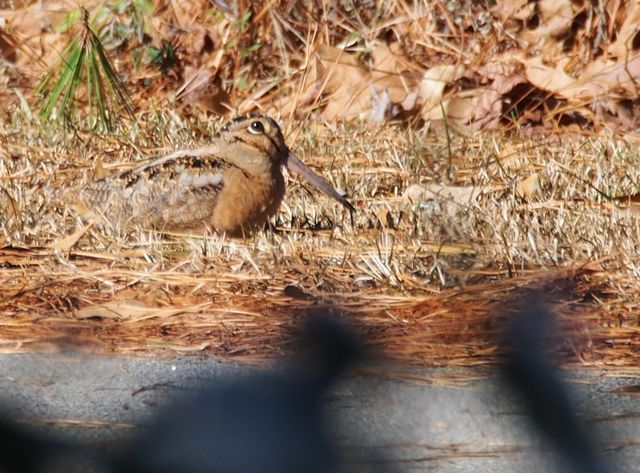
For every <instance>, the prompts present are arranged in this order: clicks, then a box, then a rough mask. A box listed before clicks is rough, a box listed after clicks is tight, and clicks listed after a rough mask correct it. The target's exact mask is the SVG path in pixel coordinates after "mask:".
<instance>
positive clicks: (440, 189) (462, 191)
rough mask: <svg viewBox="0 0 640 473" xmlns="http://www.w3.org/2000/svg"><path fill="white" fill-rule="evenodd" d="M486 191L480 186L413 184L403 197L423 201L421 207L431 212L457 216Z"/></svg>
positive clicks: (411, 200)
mask: <svg viewBox="0 0 640 473" xmlns="http://www.w3.org/2000/svg"><path fill="white" fill-rule="evenodd" d="M483 192H484V190H483V189H481V188H479V187H457V186H446V185H441V184H427V185H424V186H423V185H420V184H413V185H411V186H409V187H408V188H407V190H405V191H404V193H403V194H402V197H403V198H405V199H407V200H409V201H410V202H421V208H423V209H425V210H427V211H428V213H429V214H432V215H433V214H447V215H449V216H455V215H456V214H457V213H458V212H460V211H461V210H464V209H465V208H466V207H467V206H468V205H470V204H471V203H473V202H474V201H475V200H476V199H477V198H478V196H480V195H481V194H482V193H483Z"/></svg>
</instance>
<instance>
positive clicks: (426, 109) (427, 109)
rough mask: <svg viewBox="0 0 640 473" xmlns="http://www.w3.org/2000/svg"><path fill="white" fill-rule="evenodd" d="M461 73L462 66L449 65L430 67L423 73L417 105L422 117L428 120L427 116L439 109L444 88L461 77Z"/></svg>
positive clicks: (462, 70) (462, 71)
mask: <svg viewBox="0 0 640 473" xmlns="http://www.w3.org/2000/svg"><path fill="white" fill-rule="evenodd" d="M463 73H464V66H461V65H449V64H445V65H441V66H435V67H432V68H431V69H429V70H428V71H427V72H425V73H424V76H423V77H422V79H421V81H420V85H419V86H418V103H419V104H420V106H421V108H422V116H423V117H425V118H426V119H429V118H428V117H429V116H430V115H429V114H430V113H431V112H432V111H433V110H434V109H436V108H438V109H439V108H440V103H441V102H442V94H443V92H444V88H445V87H446V86H447V85H448V84H449V83H450V82H452V81H454V80H458V79H459V78H460V77H462V75H463ZM431 119H433V118H431Z"/></svg>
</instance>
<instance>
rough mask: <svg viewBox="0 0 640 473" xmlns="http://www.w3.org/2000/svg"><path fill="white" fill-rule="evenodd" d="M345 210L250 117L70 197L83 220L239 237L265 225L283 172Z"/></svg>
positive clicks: (271, 126)
mask: <svg viewBox="0 0 640 473" xmlns="http://www.w3.org/2000/svg"><path fill="white" fill-rule="evenodd" d="M283 166H284V167H286V168H287V169H288V170H289V171H290V172H292V173H293V174H297V175H299V176H301V177H303V178H304V179H306V180H307V181H308V182H309V183H310V184H312V185H313V186H314V187H316V188H317V189H318V190H319V191H321V192H322V193H324V194H325V195H327V196H329V197H331V198H333V199H335V200H337V201H338V202H340V203H341V204H342V205H343V206H344V207H346V208H347V209H348V210H349V211H350V212H352V213H353V212H354V211H355V208H354V207H353V206H352V205H351V203H349V201H348V200H347V199H346V198H345V197H344V196H343V195H341V194H339V193H338V192H337V191H336V190H335V189H334V188H333V187H332V186H331V184H330V183H329V182H328V181H327V180H326V179H324V178H323V177H321V176H319V175H317V174H316V173H315V172H314V171H312V170H311V169H310V168H309V167H308V166H307V165H305V164H304V163H303V162H302V160H301V159H300V158H299V157H298V156H297V155H296V154H294V153H293V152H292V151H291V150H290V149H289V148H288V146H287V144H286V142H285V138H284V135H283V134H282V131H281V129H280V126H279V125H278V123H277V122H276V121H275V120H274V119H273V118H271V117H269V116H267V115H265V114H263V113H261V112H252V113H249V114H247V115H242V116H237V117H235V118H233V119H231V120H230V121H229V122H227V123H226V124H225V125H224V126H223V127H222V128H221V129H220V130H219V132H218V133H217V134H216V135H214V136H213V138H212V141H211V143H210V144H209V145H207V146H203V147H200V148H193V149H187V150H180V151H175V152H172V153H170V154H167V155H165V156H162V157H159V158H156V159H152V160H151V161H149V162H146V163H144V164H141V165H138V166H137V167H135V168H132V169H130V170H127V171H124V172H122V173H120V174H117V175H114V176H105V177H102V178H100V179H98V180H96V181H94V182H91V183H89V184H87V185H85V186H84V187H82V188H80V189H79V190H78V191H76V192H74V193H73V194H72V195H71V206H72V207H73V208H74V209H75V210H76V211H77V212H78V213H79V214H80V215H81V216H84V217H90V218H92V219H94V220H95V219H96V218H98V219H100V218H102V219H104V220H105V221H106V222H108V223H109V224H111V225H112V226H129V225H139V226H141V227H145V228H148V227H152V228H156V229H159V230H164V231H178V232H201V231H203V230H205V229H206V228H209V229H212V230H214V231H216V232H218V233H225V234H227V235H229V236H242V235H245V234H247V233H248V232H251V231H252V230H253V229H255V228H256V227H258V226H260V225H263V224H264V223H266V222H267V220H268V219H269V217H271V216H272V215H274V214H275V213H276V212H277V210H278V209H279V207H280V204H281V202H282V200H283V198H284V194H285V179H284V176H283V174H282V167H283Z"/></svg>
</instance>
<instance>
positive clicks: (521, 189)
mask: <svg viewBox="0 0 640 473" xmlns="http://www.w3.org/2000/svg"><path fill="white" fill-rule="evenodd" d="M540 190H541V187H540V177H539V176H538V173H537V172H534V173H533V174H531V175H530V176H528V177H527V178H526V179H524V180H522V181H520V182H518V184H517V185H516V195H517V196H518V197H520V198H522V199H529V198H531V197H534V196H535V195H536V194H538V193H539V192H540Z"/></svg>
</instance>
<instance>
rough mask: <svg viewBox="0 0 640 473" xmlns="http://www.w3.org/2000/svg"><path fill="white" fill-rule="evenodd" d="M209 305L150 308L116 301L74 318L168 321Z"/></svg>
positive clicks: (139, 304)
mask: <svg viewBox="0 0 640 473" xmlns="http://www.w3.org/2000/svg"><path fill="white" fill-rule="evenodd" d="M208 305H210V304H209V303H206V304H199V305H193V306H188V307H149V306H147V305H145V304H142V303H141V302H138V301H134V300H115V301H110V302H105V303H104V304H98V305H94V306H89V307H84V308H82V309H79V310H76V311H75V312H74V316H75V317H76V319H80V320H82V319H91V318H101V319H122V320H135V321H142V320H147V319H152V318H157V319H166V318H168V317H172V316H174V315H178V314H185V313H194V312H199V311H201V310H202V309H203V308H204V307H206V306H208Z"/></svg>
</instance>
